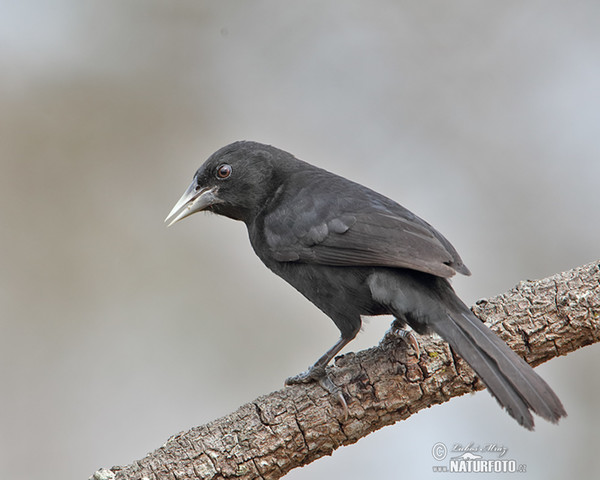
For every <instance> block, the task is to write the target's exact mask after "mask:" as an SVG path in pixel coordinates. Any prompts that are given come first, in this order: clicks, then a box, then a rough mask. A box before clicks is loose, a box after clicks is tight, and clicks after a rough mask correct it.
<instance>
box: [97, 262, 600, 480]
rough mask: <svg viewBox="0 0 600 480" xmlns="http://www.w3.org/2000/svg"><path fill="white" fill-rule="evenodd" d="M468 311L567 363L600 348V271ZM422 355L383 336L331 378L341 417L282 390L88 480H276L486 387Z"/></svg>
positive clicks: (567, 276)
mask: <svg viewBox="0 0 600 480" xmlns="http://www.w3.org/2000/svg"><path fill="white" fill-rule="evenodd" d="M473 311H474V312H475V314H476V315H477V316H478V317H479V318H481V319H482V320H483V321H485V322H486V323H487V324H488V325H489V326H490V328H492V330H494V331H496V332H497V333H498V334H499V335H500V336H501V337H502V338H503V339H504V341H506V342H507V343H508V345H510V347H511V348H512V349H513V350H515V351H516V352H517V353H518V354H519V355H521V356H522V357H523V358H524V359H525V360H526V361H527V362H529V363H530V364H531V365H534V366H535V365H539V364H540V363H543V362H545V361H547V360H550V359H551V358H554V357H558V356H560V355H566V354H567V353H569V352H572V351H574V350H577V349H579V348H581V347H584V346H586V345H590V344H592V343H595V342H598V341H599V340H600V263H599V262H595V263H592V264H589V265H585V266H582V267H579V268H575V269H573V270H570V271H568V272H565V273H562V274H557V275H554V276H552V277H549V278H545V279H543V280H537V281H523V282H520V283H519V284H518V285H517V286H516V287H515V288H513V289H512V290H510V291H509V292H507V293H505V294H502V295H498V296H497V297H494V298H491V299H487V300H480V301H478V302H477V304H476V305H475V306H474V307H473ZM419 347H420V350H421V356H420V358H417V356H416V354H415V352H414V351H413V350H412V348H409V347H408V346H407V344H406V342H405V341H404V340H403V339H400V338H398V337H397V336H394V335H391V334H388V335H386V336H385V337H384V339H383V340H382V341H381V343H380V344H379V345H378V346H377V347H374V348H370V349H368V350H363V351H361V352H358V353H349V354H347V355H343V356H340V357H338V358H337V359H336V361H335V367H330V368H329V373H330V375H331V378H332V379H333V381H334V382H335V383H336V384H337V385H340V386H342V387H343V389H344V393H345V394H346V397H347V399H348V405H349V415H348V418H347V419H344V418H343V411H342V409H341V408H340V406H339V405H338V403H337V402H336V400H335V398H333V397H332V396H331V395H329V394H327V393H326V392H325V391H324V390H323V389H322V388H321V387H320V386H318V385H313V384H311V385H300V386H291V387H285V388H283V389H281V390H279V391H276V392H272V393H270V394H268V395H264V396H261V397H259V398H257V399H256V400H254V401H253V402H251V403H248V404H246V405H243V406H241V407H240V408H239V409H238V410H236V411H235V412H233V413H231V414H230V415H227V416H225V417H222V418H219V419H217V420H214V421H212V422H210V423H208V424H206V425H202V426H199V427H194V428H192V429H191V430H189V431H187V432H183V433H179V434H178V435H175V436H173V437H171V438H170V439H169V440H168V441H167V443H166V444H165V445H163V446H162V447H160V448H159V449H157V450H155V451H154V452H152V453H150V454H149V455H148V456H146V457H145V458H143V459H142V460H139V461H136V462H134V463H133V464H131V465H128V466H125V467H113V468H111V469H110V470H106V469H101V470H99V471H98V472H96V473H95V474H94V475H93V476H92V477H91V478H93V479H94V480H104V479H117V480H121V479H127V480H134V479H135V480H137V479H139V480H142V479H148V480H153V479H166V478H168V479H173V478H176V479H178V478H186V479H215V480H217V479H230V478H237V479H254V478H262V479H277V478H280V477H282V476H283V475H285V474H286V473H287V472H289V471H290V470H292V469H293V468H296V467H300V466H304V465H307V464H309V463H311V462H312V461H314V460H316V459H318V458H320V457H322V456H324V455H330V454H331V453H332V452H333V451H334V450H335V449H336V448H338V447H340V446H342V445H348V444H351V443H355V442H357V441H358V440H359V439H360V438H362V437H364V436H366V435H368V434H369V433H371V432H373V431H375V430H378V429H380V428H382V427H384V426H386V425H390V424H392V423H395V422H397V421H398V420H403V419H406V418H408V417H409V416H410V415H412V414H413V413H415V412H417V411H419V410H421V409H423V408H426V407H430V406H431V405H434V404H438V403H443V402H446V401H448V400H449V399H450V398H452V397H456V396H459V395H463V394H465V393H469V392H473V391H476V390H481V389H482V388H484V386H483V384H482V383H481V382H480V381H479V380H478V379H477V378H476V377H475V375H474V373H473V371H472V370H471V369H470V368H469V367H468V366H467V365H466V364H465V363H464V362H463V360H462V359H460V358H458V357H455V356H454V355H453V353H452V352H451V350H450V348H449V347H448V345H447V344H446V343H445V342H443V341H442V340H440V339H438V338H434V337H420V338H419Z"/></svg>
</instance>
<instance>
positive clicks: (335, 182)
mask: <svg viewBox="0 0 600 480" xmlns="http://www.w3.org/2000/svg"><path fill="white" fill-rule="evenodd" d="M201 210H208V211H211V212H214V213H217V214H219V215H225V216H227V217H230V218H233V219H235V220H241V221H243V222H244V223H245V224H246V226H247V228H248V233H249V236H250V242H251V244H252V247H253V248H254V251H255V252H256V254H257V255H258V257H259V258H260V259H261V260H262V261H263V262H264V264H265V265H266V266H267V267H268V268H269V269H271V270H272V271H273V272H274V273H276V274H277V275H279V276H280V277H282V278H283V279H284V280H286V281H287V282H288V283H290V284H291V285H292V286H294V287H295V288H296V289H297V290H298V291H299V292H300V293H302V294H303V295H304V296H305V297H306V298H308V299H309V300H310V301H311V302H312V303H314V304H315V305H316V306H317V307H318V308H320V309H321V310H322V311H323V312H324V313H325V314H327V315H328V316H329V317H331V319H332V320H333V321H334V322H335V324H336V325H337V327H338V328H339V330H340V332H341V338H340V340H339V341H338V342H337V343H336V344H335V345H334V346H333V347H332V348H331V349H330V350H329V351H328V352H327V353H325V355H323V357H321V358H320V359H319V360H318V361H317V362H316V363H315V365H313V367H311V368H310V369H309V370H308V371H307V372H305V373H302V374H300V375H297V376H296V377H293V378H291V379H288V381H287V382H288V383H299V382H306V381H312V380H320V379H323V378H326V377H325V366H326V365H327V363H329V361H330V360H331V359H332V358H333V357H334V356H335V355H336V354H337V353H338V352H339V351H340V350H341V349H342V348H343V347H344V346H345V345H346V344H347V343H348V342H350V341H351V340H352V339H353V338H354V337H355V336H356V334H357V333H358V331H359V330H360V327H361V316H362V315H382V314H392V315H394V316H395V317H396V318H397V319H398V320H399V321H400V322H402V323H405V324H408V325H409V326H410V327H412V328H413V329H414V330H415V331H417V332H418V333H428V332H435V333H437V334H439V335H440V336H441V337H442V338H444V339H445V340H446V341H447V342H448V343H449V344H450V345H451V346H452V348H453V349H454V350H455V351H456V352H457V353H458V354H459V355H461V356H462V357H463V358H464V359H465V360H466V361H467V363H468V364H469V365H470V366H471V367H472V368H473V370H475V372H476V373H477V374H478V375H479V377H480V378H481V379H482V380H483V382H484V383H485V385H486V386H487V387H488V389H489V390H490V392H491V393H492V395H494V397H496V399H497V400H498V402H499V403H500V405H502V406H503V407H505V408H506V409H507V411H508V413H509V414H510V415H511V416H513V417H514V418H515V419H516V420H517V421H518V422H519V423H520V424H521V425H523V426H524V427H526V428H529V429H531V428H533V418H532V415H531V411H533V412H535V413H537V414H538V415H540V416H541V417H543V418H545V419H547V420H549V421H551V422H556V421H558V419H559V418H561V417H563V416H565V415H566V413H565V410H564V408H563V406H562V404H561V402H560V400H559V399H558V397H557V396H556V395H555V394H554V392H553V391H552V389H551V388H550V387H549V386H548V385H547V384H546V382H544V380H542V378H541V377H539V376H538V375H537V374H536V373H535V372H534V371H533V369H532V368H531V367H530V366H529V365H528V364H527V363H526V362H525V361H524V360H522V359H521V358H520V357H519V356H518V355H516V354H515V353H514V352H513V351H512V350H510V348H509V347H508V346H507V345H506V344H505V343H504V342H503V341H502V340H500V338H499V337H497V336H496V335H495V334H494V333H493V332H492V331H491V330H489V329H488V328H487V327H485V325H484V324H483V323H482V322H481V321H480V320H479V319H477V318H476V317H475V316H474V315H473V314H472V313H471V311H470V310H469V308H467V307H466V306H465V304H464V303H463V302H462V301H461V300H460V299H459V298H458V297H457V296H456V294H455V293H454V290H453V289H452V287H451V286H450V283H449V282H448V280H447V279H448V278H449V277H451V276H452V275H454V274H455V273H456V272H459V273H462V274H465V275H469V274H470V272H469V270H468V269H467V267H466V266H465V265H464V264H463V262H462V260H461V258H460V256H459V255H458V253H457V252H456V250H455V249H454V247H453V246H452V245H451V244H450V242H448V240H446V239H445V238H444V237H443V236H442V235H441V234H440V233H439V232H438V231H437V230H435V229H434V228H433V227H432V226H431V225H429V224H428V223H427V222H425V221H423V220H421V219H420V218H419V217H417V216H416V215H414V214H413V213H411V212H410V211H408V210H407V209H405V208H404V207H402V206H401V205H399V204H397V203H396V202H394V201H393V200H390V199H389V198H386V197H384V196H383V195H380V194H379V193H377V192H374V191H373V190H370V189H369V188H367V187H364V186H362V185H360V184H358V183H354V182H351V181H350V180H347V179H345V178H343V177H340V176H338V175H334V174H333V173H330V172H327V171H325V170H323V169H320V168H318V167H315V166H313V165H310V164H308V163H306V162H303V161H301V160H298V159H296V158H295V157H294V156H293V155H291V154H289V153H287V152H284V151H282V150H279V149H277V148H275V147H272V146H269V145H263V144H260V143H255V142H236V143H233V144H231V145H228V146H226V147H224V148H222V149H220V150H219V151H217V152H216V153H214V154H213V155H212V156H211V157H210V158H209V159H208V160H207V161H206V162H205V163H204V165H202V166H201V167H200V168H199V169H198V171H197V172H196V174H195V175H194V180H193V182H192V184H191V185H190V187H189V188H188V190H187V191H186V192H185V193H184V195H183V197H182V198H181V199H180V200H179V202H178V203H177V205H175V207H174V208H173V210H172V212H171V213H170V214H169V216H168V217H167V220H166V221H168V222H170V223H169V224H172V223H174V222H176V221H178V220H180V219H182V218H184V217H187V216H188V215H191V214H192V213H195V212H198V211H201Z"/></svg>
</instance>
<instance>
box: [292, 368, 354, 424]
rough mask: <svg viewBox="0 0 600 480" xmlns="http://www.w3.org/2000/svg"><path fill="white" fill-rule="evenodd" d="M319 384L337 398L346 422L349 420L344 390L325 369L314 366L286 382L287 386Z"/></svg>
mask: <svg viewBox="0 0 600 480" xmlns="http://www.w3.org/2000/svg"><path fill="white" fill-rule="evenodd" d="M312 382H319V385H321V387H323V388H324V389H325V390H327V391H328V392H329V393H330V394H331V395H333V396H335V398H336V400H337V401H338V402H339V403H340V405H341V407H342V409H343V410H344V420H348V403H346V399H345V398H344V393H343V392H342V390H341V389H340V388H339V387H338V386H337V385H336V384H335V383H333V381H332V380H331V378H329V377H328V376H327V374H326V373H325V367H321V366H316V367H315V366H313V367H311V368H309V369H308V370H307V371H306V372H302V373H299V374H298V375H294V376H293V377H289V378H287V379H286V380H285V384H286V385H298V384H300V383H312Z"/></svg>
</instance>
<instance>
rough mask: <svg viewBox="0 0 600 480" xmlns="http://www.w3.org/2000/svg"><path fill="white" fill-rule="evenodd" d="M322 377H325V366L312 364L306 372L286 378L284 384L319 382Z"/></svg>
mask: <svg viewBox="0 0 600 480" xmlns="http://www.w3.org/2000/svg"><path fill="white" fill-rule="evenodd" d="M323 377H327V374H326V373H325V367H323V366H320V365H319V366H314V365H313V366H312V367H310V368H309V369H308V370H307V371H306V372H302V373H299V374H298V375H294V376H293V377H289V378H286V380H285V384H286V385H298V384H300V383H312V382H320V381H321V379H322V378H323Z"/></svg>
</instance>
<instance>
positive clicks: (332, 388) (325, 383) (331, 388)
mask: <svg viewBox="0 0 600 480" xmlns="http://www.w3.org/2000/svg"><path fill="white" fill-rule="evenodd" d="M319 385H321V386H322V387H323V388H324V389H325V390H327V391H328V392H329V393H330V394H331V395H334V396H335V398H336V399H337V401H338V402H339V403H340V405H341V407H342V410H344V421H346V420H348V403H346V399H345V398H344V393H343V392H342V389H341V388H339V387H338V386H337V385H336V384H335V383H333V381H332V380H331V378H329V377H328V376H327V375H325V376H324V377H321V378H320V379H319Z"/></svg>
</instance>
